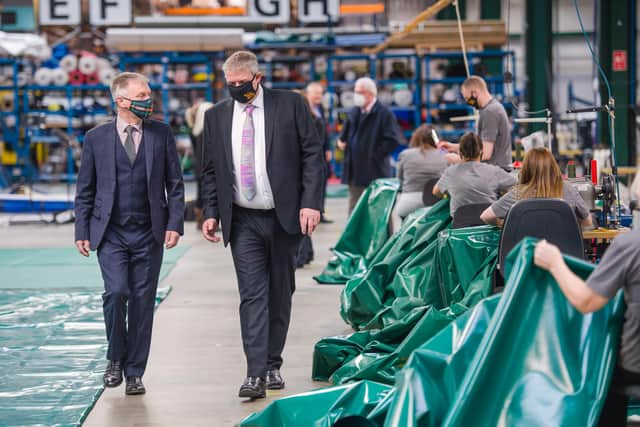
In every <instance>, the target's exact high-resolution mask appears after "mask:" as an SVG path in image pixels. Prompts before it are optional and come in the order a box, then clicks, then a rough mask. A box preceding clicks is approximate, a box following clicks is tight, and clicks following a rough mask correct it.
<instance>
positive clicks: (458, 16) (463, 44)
mask: <svg viewBox="0 0 640 427" xmlns="http://www.w3.org/2000/svg"><path fill="white" fill-rule="evenodd" d="M453 5H454V6H455V8H456V19H457V21H458V34H459V35H460V46H461V47H462V58H463V59H464V69H465V71H466V72H467V78H469V77H471V73H470V72H469V62H468V61H467V46H466V45H465V43H464V33H463V31H462V19H461V18H460V6H459V5H458V0H455V1H454V2H453Z"/></svg>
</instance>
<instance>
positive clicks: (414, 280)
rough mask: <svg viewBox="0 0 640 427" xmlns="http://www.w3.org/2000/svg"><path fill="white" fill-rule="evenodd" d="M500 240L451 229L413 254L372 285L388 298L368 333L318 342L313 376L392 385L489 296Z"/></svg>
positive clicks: (490, 230)
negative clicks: (419, 352)
mask: <svg viewBox="0 0 640 427" xmlns="http://www.w3.org/2000/svg"><path fill="white" fill-rule="evenodd" d="M445 208H446V206H445ZM498 241H499V231H498V230H497V229H496V228H494V227H490V226H482V227H471V228H464V229H457V230H450V229H449V230H444V231H442V232H440V233H439V235H438V236H437V238H436V239H435V240H433V241H432V242H431V244H429V245H427V246H426V247H425V248H424V249H423V250H422V251H417V252H413V253H411V254H410V255H409V256H408V257H407V258H406V259H405V261H404V263H402V264H400V266H399V267H398V269H397V271H396V274H395V275H394V276H393V277H392V278H391V281H390V283H388V284H384V283H378V284H376V286H379V287H381V288H384V292H381V294H384V295H386V296H387V299H386V301H385V305H384V308H382V309H380V312H379V313H380V315H377V316H375V317H374V319H373V320H372V321H370V322H369V323H368V324H367V325H366V326H367V327H370V329H369V330H363V331H360V332H356V333H354V334H352V335H349V336H345V337H330V338H325V339H322V340H320V341H319V342H318V343H317V344H316V346H315V351H314V363H313V372H312V377H313V378H314V379H315V380H324V381H326V380H327V379H329V380H330V381H332V382H333V383H336V384H343V383H346V382H349V381H354V380H359V379H367V380H373V381H378V382H382V383H387V384H393V382H394V377H395V374H396V373H397V371H398V370H399V369H401V368H402V367H403V366H404V364H405V363H406V361H407V359H408V357H409V356H410V354H411V353H412V352H413V351H414V350H415V349H416V348H418V347H419V346H421V345H422V344H424V343H425V342H426V341H428V340H429V339H430V338H431V337H433V336H434V335H435V334H437V333H438V332H439V331H440V330H442V328H444V327H445V326H447V325H448V324H449V323H450V322H451V321H452V320H453V319H455V318H456V317H458V316H459V315H460V314H462V313H464V312H466V311H467V310H468V309H469V308H471V307H473V306H474V305H475V304H476V303H477V302H479V301H480V300H481V299H482V298H484V297H486V296H487V295H489V294H490V292H491V287H492V273H493V271H494V269H495V263H496V261H497V247H498Z"/></svg>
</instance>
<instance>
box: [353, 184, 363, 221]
mask: <svg viewBox="0 0 640 427" xmlns="http://www.w3.org/2000/svg"><path fill="white" fill-rule="evenodd" d="M366 189H367V187H363V186H361V185H352V184H349V215H351V212H353V210H354V209H355V207H356V205H357V204H358V200H360V197H361V196H362V193H364V190H366Z"/></svg>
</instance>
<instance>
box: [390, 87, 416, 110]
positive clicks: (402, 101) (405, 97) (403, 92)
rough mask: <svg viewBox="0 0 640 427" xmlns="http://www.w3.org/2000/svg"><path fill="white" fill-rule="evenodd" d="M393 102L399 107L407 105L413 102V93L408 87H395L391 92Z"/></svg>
mask: <svg viewBox="0 0 640 427" xmlns="http://www.w3.org/2000/svg"><path fill="white" fill-rule="evenodd" d="M393 102H395V103H396V105H398V106H400V107H408V106H409V105H411V104H412V103H413V93H412V92H411V91H410V90H409V89H397V90H395V91H394V92H393Z"/></svg>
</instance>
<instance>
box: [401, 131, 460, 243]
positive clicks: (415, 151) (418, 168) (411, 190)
mask: <svg viewBox="0 0 640 427" xmlns="http://www.w3.org/2000/svg"><path fill="white" fill-rule="evenodd" d="M446 167H447V159H446V157H445V154H444V153H443V152H442V151H440V150H438V148H437V147H436V142H435V141H434V139H433V128H432V127H431V126H430V125H427V124H423V125H421V126H419V127H418V128H417V129H416V130H415V131H414V132H413V135H412V136H411V141H410V142H409V148H407V149H406V150H404V151H402V152H401V153H400V155H399V156H398V165H397V167H396V174H397V177H398V179H399V180H400V189H401V192H400V193H399V194H398V197H397V199H396V204H395V206H394V212H393V219H392V221H393V228H394V230H397V229H399V228H400V223H401V222H402V221H401V220H402V219H403V218H404V217H406V216H407V215H409V214H410V213H411V212H413V211H415V210H416V209H418V208H421V207H423V206H424V204H423V203H422V192H423V191H424V187H425V185H426V183H427V182H428V181H430V180H432V179H438V178H440V176H441V175H442V172H444V170H445V169H446Z"/></svg>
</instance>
